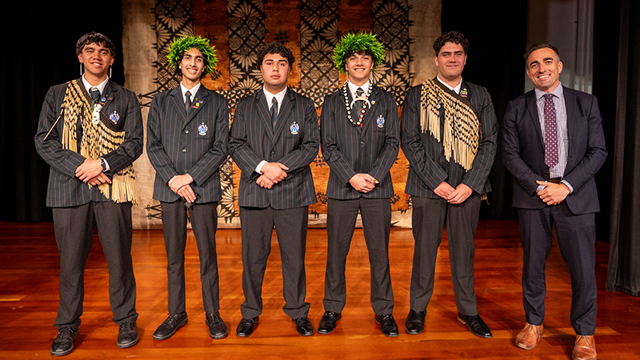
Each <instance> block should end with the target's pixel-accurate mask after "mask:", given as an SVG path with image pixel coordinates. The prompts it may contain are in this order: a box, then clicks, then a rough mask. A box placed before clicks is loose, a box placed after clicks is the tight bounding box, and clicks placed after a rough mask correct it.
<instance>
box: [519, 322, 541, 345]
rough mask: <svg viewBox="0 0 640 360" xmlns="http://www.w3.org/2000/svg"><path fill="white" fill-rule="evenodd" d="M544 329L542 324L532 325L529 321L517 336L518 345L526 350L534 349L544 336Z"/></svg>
mask: <svg viewBox="0 0 640 360" xmlns="http://www.w3.org/2000/svg"><path fill="white" fill-rule="evenodd" d="M542 330H543V327H542V324H540V325H531V324H529V323H527V324H526V325H525V326H524V329H522V331H520V333H519V334H518V336H516V346H518V347H519V348H522V349H525V350H531V349H533V348H534V347H536V345H538V341H540V337H542Z"/></svg>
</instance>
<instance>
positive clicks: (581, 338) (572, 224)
mask: <svg viewBox="0 0 640 360" xmlns="http://www.w3.org/2000/svg"><path fill="white" fill-rule="evenodd" d="M525 59H526V68H527V76H529V79H530V80H531V82H532V83H533V85H534V86H535V89H534V90H532V91H529V92H527V93H526V94H524V95H522V96H520V97H518V98H517V99H515V100H512V101H511V102H509V105H508V106H507V110H506V112H505V115H504V123H503V125H502V126H503V127H502V141H503V143H504V155H503V162H504V165H505V167H506V168H507V170H509V172H510V173H511V175H513V207H515V208H517V209H518V219H519V226H520V239H521V241H522V247H523V249H524V252H523V258H524V260H523V270H522V293H523V303H524V310H525V314H526V324H525V326H524V329H522V331H521V332H520V333H519V334H518V335H517V337H516V345H517V346H518V347H520V348H523V349H525V350H530V349H533V348H534V347H535V346H536V344H537V342H538V341H539V340H540V337H541V336H542V331H543V325H542V322H543V320H544V314H545V308H544V298H545V294H546V284H545V276H544V268H545V260H546V259H547V256H548V255H549V251H550V250H551V244H552V241H553V233H552V228H553V226H554V225H555V229H556V235H557V238H558V246H559V248H560V251H561V252H562V256H563V258H564V259H565V261H566V262H567V265H568V268H569V274H570V275H571V290H572V292H573V296H572V301H571V316H570V318H571V325H572V326H573V329H574V330H575V332H576V339H575V343H574V347H573V355H572V356H573V359H580V360H582V359H596V357H597V353H596V346H595V340H594V338H593V334H594V332H595V329H596V314H597V292H598V289H597V286H596V277H595V237H596V230H595V213H596V212H598V211H600V204H599V202H598V192H597V190H596V183H595V180H594V175H595V174H596V173H597V172H598V170H599V169H600V167H601V166H602V164H603V163H604V161H605V159H606V157H607V150H606V148H605V139H604V131H603V130H602V117H601V116H600V110H599V108H598V101H597V99H596V98H595V97H594V96H593V95H590V94H587V93H584V92H581V91H576V90H573V89H569V88H565V87H564V86H562V84H561V83H560V79H559V77H560V73H561V72H562V67H563V65H562V62H561V61H560V55H559V54H558V49H557V48H556V47H554V46H552V45H548V44H536V45H533V46H531V47H530V48H529V49H528V50H527V52H526V54H525Z"/></svg>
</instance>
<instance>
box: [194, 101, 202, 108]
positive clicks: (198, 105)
mask: <svg viewBox="0 0 640 360" xmlns="http://www.w3.org/2000/svg"><path fill="white" fill-rule="evenodd" d="M203 102H204V101H202V100H198V99H196V101H195V103H194V104H193V107H194V108H196V109H198V108H199V107H200V105H202V103H203Z"/></svg>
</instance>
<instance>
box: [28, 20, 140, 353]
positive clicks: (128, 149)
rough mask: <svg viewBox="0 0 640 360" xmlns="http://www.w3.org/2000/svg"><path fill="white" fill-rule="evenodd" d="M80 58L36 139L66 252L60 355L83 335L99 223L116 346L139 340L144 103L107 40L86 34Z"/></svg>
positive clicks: (53, 92) (48, 102) (48, 103)
mask: <svg viewBox="0 0 640 360" xmlns="http://www.w3.org/2000/svg"><path fill="white" fill-rule="evenodd" d="M76 55H77V58H78V61H79V62H80V64H81V65H80V67H81V71H82V67H84V74H83V75H82V76H81V77H80V78H79V79H76V80H72V81H69V82H67V83H65V84H61V85H56V86H53V87H52V88H51V89H50V90H49V92H48V93H47V96H46V98H45V101H44V104H43V106H42V111H41V112H40V119H39V120H38V130H37V133H36V135H35V144H36V149H37V151H38V153H39V154H40V156H42V158H43V159H44V160H45V161H46V162H47V163H48V164H49V165H50V166H51V170H50V172H49V185H48V189H47V206H49V207H52V208H53V225H54V229H55V235H56V242H57V244H58V251H59V253H60V307H59V308H58V315H57V317H56V321H55V326H56V327H58V336H57V337H56V339H55V340H54V341H53V343H52V344H51V355H53V356H63V355H67V354H69V353H71V351H73V343H74V340H75V339H76V337H77V336H78V328H79V326H80V316H81V315H82V301H83V299H84V266H85V263H86V260H87V256H88V255H89V251H90V250H91V245H92V243H93V227H94V225H95V226H97V228H98V236H99V238H100V243H101V244H102V249H103V251H104V254H105V258H106V259H107V263H108V266H109V302H110V304H111V310H112V312H113V321H114V322H115V323H116V324H118V325H119V327H120V329H119V333H118V341H117V346H118V347H120V348H127V347H131V346H133V345H135V344H136V343H137V342H138V329H137V326H136V320H137V318H138V313H137V312H136V309H135V304H136V282H135V278H134V275H133V266H132V261H131V238H132V225H131V204H132V203H133V202H135V200H136V199H135V194H134V179H135V176H134V173H133V165H132V164H133V161H134V160H135V159H137V158H138V156H140V154H141V153H142V136H143V134H142V118H141V115H140V104H139V103H138V100H137V99H136V95H135V94H134V93H133V92H131V91H129V90H127V89H125V88H123V87H121V86H120V85H118V84H116V83H114V82H112V81H111V79H110V77H109V76H108V73H109V68H110V67H111V65H112V64H113V61H114V58H115V55H116V50H115V46H114V45H113V43H112V42H111V40H109V39H108V38H107V37H106V36H104V35H102V34H100V33H96V32H90V33H88V34H85V35H83V36H82V37H81V38H80V39H79V40H78V41H77V43H76Z"/></svg>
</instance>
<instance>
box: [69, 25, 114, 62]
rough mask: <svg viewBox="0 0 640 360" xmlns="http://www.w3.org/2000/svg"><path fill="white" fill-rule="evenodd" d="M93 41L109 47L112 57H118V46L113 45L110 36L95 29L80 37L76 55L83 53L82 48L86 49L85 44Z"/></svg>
mask: <svg viewBox="0 0 640 360" xmlns="http://www.w3.org/2000/svg"><path fill="white" fill-rule="evenodd" d="M91 43H95V44H98V45H100V46H102V47H105V48H107V49H108V50H109V53H111V57H116V47H115V46H114V45H113V43H112V42H111V40H109V38H108V37H106V36H104V35H102V34H101V33H99V32H95V31H92V32H90V33H86V34H84V35H82V37H81V38H80V39H78V42H76V55H80V54H82V49H84V47H85V46H87V45H89V44H91Z"/></svg>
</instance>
